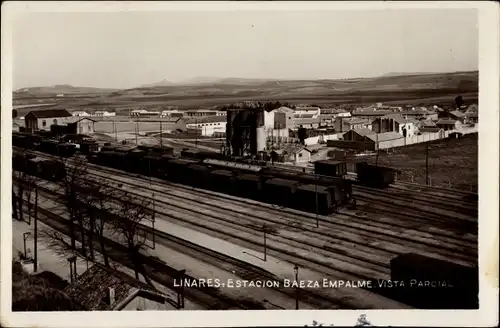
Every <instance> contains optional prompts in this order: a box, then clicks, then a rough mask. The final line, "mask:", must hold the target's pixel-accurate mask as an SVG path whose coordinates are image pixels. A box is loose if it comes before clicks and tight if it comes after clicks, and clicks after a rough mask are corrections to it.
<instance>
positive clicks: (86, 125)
mask: <svg viewBox="0 0 500 328" xmlns="http://www.w3.org/2000/svg"><path fill="white" fill-rule="evenodd" d="M76 124H77V132H78V133H79V134H86V133H89V134H92V133H94V132H95V129H94V122H92V121H90V120H81V121H79V122H77V123H76Z"/></svg>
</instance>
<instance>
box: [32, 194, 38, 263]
mask: <svg viewBox="0 0 500 328" xmlns="http://www.w3.org/2000/svg"><path fill="white" fill-rule="evenodd" d="M33 243H34V246H35V250H34V253H33V254H34V256H33V271H34V272H37V270H38V186H35V227H34V236H33Z"/></svg>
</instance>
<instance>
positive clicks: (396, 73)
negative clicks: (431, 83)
mask: <svg viewBox="0 0 500 328" xmlns="http://www.w3.org/2000/svg"><path fill="white" fill-rule="evenodd" d="M429 74H440V73H432V72H418V73H416V72H415V73H411V72H406V73H402V72H391V73H385V74H382V75H380V76H379V77H396V76H412V75H429Z"/></svg>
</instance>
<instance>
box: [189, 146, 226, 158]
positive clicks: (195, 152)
mask: <svg viewBox="0 0 500 328" xmlns="http://www.w3.org/2000/svg"><path fill="white" fill-rule="evenodd" d="M181 156H182V157H186V158H193V159H199V160H204V159H206V158H212V159H226V156H224V155H222V154H220V153H216V152H212V151H205V150H200V149H190V148H184V149H183V150H182V151H181Z"/></svg>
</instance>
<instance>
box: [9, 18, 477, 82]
mask: <svg viewBox="0 0 500 328" xmlns="http://www.w3.org/2000/svg"><path fill="white" fill-rule="evenodd" d="M477 21H478V18H477V11H475V10H473V9H397V10H396V9H393V10H378V11H375V10H370V11H333V10H331V11H309V12H296V11H295V12H293V11H289V12H286V11H274V12H270V11H260V12H248V11H240V12H232V13H229V12H161V13H160V12H101V13H23V14H19V15H18V16H16V18H15V20H14V22H13V32H12V33H13V34H12V42H13V74H14V76H13V83H14V89H18V88H24V87H33V86H50V85H56V84H70V85H74V86H91V87H108V88H132V87H136V86H139V85H143V84H148V83H155V82H158V81H162V80H164V79H166V80H169V81H173V82H180V81H185V80H188V79H192V78H195V77H199V76H202V77H206V76H208V77H239V78H275V79H337V78H350V77H373V76H379V75H382V74H386V73H389V72H454V71H469V70H477V69H478V28H477Z"/></svg>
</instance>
